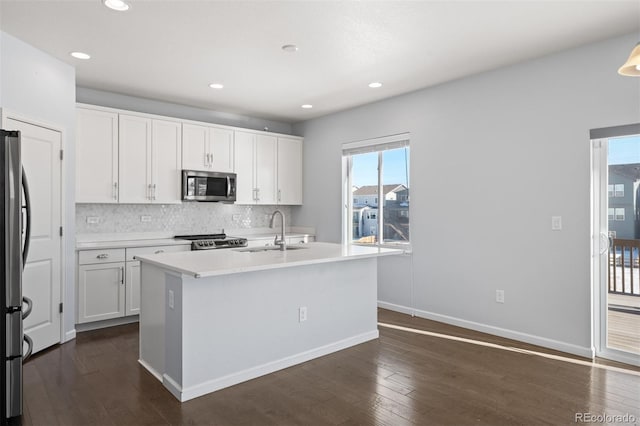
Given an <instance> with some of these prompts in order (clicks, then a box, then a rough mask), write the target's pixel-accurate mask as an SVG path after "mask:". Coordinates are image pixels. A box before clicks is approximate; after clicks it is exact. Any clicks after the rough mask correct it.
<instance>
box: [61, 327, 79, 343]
mask: <svg viewBox="0 0 640 426" xmlns="http://www.w3.org/2000/svg"><path fill="white" fill-rule="evenodd" d="M75 338H76V329H75V328H74V329H73V330H70V331H67V332H66V333H64V340H63V341H62V342H60V343H66V342H69V341H71V340H73V339H75Z"/></svg>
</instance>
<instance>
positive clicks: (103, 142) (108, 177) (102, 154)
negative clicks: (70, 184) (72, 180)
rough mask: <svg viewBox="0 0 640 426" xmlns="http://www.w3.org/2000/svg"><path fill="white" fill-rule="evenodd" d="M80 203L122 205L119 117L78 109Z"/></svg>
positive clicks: (78, 183) (77, 155)
mask: <svg viewBox="0 0 640 426" xmlns="http://www.w3.org/2000/svg"><path fill="white" fill-rule="evenodd" d="M76 125H77V128H76V202H77V203H117V202H118V114H116V113H113V112H107V111H98V110H92V109H86V108H78V109H77V121H76Z"/></svg>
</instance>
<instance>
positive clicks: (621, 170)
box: [609, 163, 640, 181]
mask: <svg viewBox="0 0 640 426" xmlns="http://www.w3.org/2000/svg"><path fill="white" fill-rule="evenodd" d="M609 173H616V174H618V175H621V176H625V177H627V178H629V179H632V180H634V181H635V180H640V164H639V163H633V164H612V165H610V166H609Z"/></svg>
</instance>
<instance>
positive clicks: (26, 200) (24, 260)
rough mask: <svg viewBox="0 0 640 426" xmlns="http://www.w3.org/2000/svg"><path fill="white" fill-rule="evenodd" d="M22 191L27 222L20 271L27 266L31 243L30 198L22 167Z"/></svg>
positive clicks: (25, 175) (27, 182)
mask: <svg viewBox="0 0 640 426" xmlns="http://www.w3.org/2000/svg"><path fill="white" fill-rule="evenodd" d="M22 189H23V190H24V207H25V209H26V211H27V220H26V226H25V237H24V248H23V249H22V269H23V270H24V266H25V265H26V264H27V256H28V255H29V245H30V242H31V197H30V195H29V181H28V180H27V174H26V173H25V172H24V166H23V167H22Z"/></svg>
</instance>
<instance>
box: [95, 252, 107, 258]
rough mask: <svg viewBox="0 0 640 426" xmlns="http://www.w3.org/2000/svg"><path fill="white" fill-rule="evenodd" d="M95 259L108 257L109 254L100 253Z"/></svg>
mask: <svg viewBox="0 0 640 426" xmlns="http://www.w3.org/2000/svg"><path fill="white" fill-rule="evenodd" d="M96 258H97V259H108V258H109V255H108V254H107V253H102V254H99V255H97V256H96Z"/></svg>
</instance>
